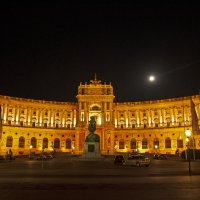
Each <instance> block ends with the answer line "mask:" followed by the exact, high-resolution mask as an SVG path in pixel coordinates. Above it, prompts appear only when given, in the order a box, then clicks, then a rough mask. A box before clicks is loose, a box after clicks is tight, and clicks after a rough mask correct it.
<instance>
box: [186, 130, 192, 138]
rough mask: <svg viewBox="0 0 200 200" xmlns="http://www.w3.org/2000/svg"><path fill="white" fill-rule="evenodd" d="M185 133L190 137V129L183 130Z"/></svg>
mask: <svg viewBox="0 0 200 200" xmlns="http://www.w3.org/2000/svg"><path fill="white" fill-rule="evenodd" d="M185 135H186V136H187V137H190V136H191V131H190V129H187V130H186V131H185Z"/></svg>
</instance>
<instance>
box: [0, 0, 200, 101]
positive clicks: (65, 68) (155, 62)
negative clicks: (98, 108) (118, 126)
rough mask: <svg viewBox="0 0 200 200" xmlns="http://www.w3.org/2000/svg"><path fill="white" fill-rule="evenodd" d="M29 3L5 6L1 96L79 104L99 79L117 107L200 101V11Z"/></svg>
mask: <svg viewBox="0 0 200 200" xmlns="http://www.w3.org/2000/svg"><path fill="white" fill-rule="evenodd" d="M28 2H29V4H22V3H19V2H15V3H13V2H12V1H8V2H7V3H6V2H5V3H4V4H1V12H0V17H1V19H0V20H1V33H0V34H1V44H0V48H1V59H0V66H1V73H0V74H1V78H0V95H7V96H14V97H22V98H31V99H43V100H53V101H67V102H75V101H76V95H77V89H78V86H79V83H80V82H83V83H84V82H89V81H90V80H91V79H94V74H95V73H96V74H97V78H98V79H100V80H102V82H103V83H104V82H107V83H110V82H111V83H112V85H113V87H114V95H115V102H128V101H145V100H153V99H163V98H172V97H182V96H190V95H196V94H198V93H199V90H200V73H199V72H198V70H199V69H200V11H199V8H200V5H199V3H194V2H195V1H192V0H191V1H189V0H188V1H184V0H182V1H174V0H171V1H169V0H168V1H167V0H163V1H158V0H157V1H156V0H154V1H153V0H152V1H150V0H149V1H143V0H138V1H137V0H134V1H125V0H124V1H117V0H115V1H109V0H107V1H98V0H97V1H93V3H91V2H92V1H87V0H85V1H75V0H74V1H70V0H68V1H62V3H59V2H57V1H54V3H50V2H48V1H46V2H43V1H40V2H39V3H38V2H36V1H35V2H34V1H33V2H32V3H31V1H28ZM64 2H65V3H64ZM151 74H154V75H155V76H156V81H155V82H152V83H151V82H149V81H148V78H147V77H148V76H149V75H151Z"/></svg>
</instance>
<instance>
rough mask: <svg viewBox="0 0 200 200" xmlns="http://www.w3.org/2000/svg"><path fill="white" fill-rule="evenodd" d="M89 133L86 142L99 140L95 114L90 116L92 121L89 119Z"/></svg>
mask: <svg viewBox="0 0 200 200" xmlns="http://www.w3.org/2000/svg"><path fill="white" fill-rule="evenodd" d="M88 130H89V132H90V133H89V135H88V136H87V137H86V140H85V141H86V142H99V140H100V138H99V136H98V135H97V134H95V133H94V132H95V130H96V121H95V118H94V116H91V117H90V121H89V127H88Z"/></svg>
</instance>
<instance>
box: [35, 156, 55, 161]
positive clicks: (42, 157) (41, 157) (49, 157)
mask: <svg viewBox="0 0 200 200" xmlns="http://www.w3.org/2000/svg"><path fill="white" fill-rule="evenodd" d="M52 159H53V156H52V155H40V156H38V157H37V158H36V160H52Z"/></svg>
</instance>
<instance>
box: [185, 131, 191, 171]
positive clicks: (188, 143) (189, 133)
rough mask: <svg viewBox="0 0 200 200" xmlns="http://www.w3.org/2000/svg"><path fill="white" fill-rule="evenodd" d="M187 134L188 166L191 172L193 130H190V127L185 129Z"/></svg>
mask: <svg viewBox="0 0 200 200" xmlns="http://www.w3.org/2000/svg"><path fill="white" fill-rule="evenodd" d="M185 135H186V142H187V157H188V168H189V173H191V166H190V136H191V131H190V129H186V130H185Z"/></svg>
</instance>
